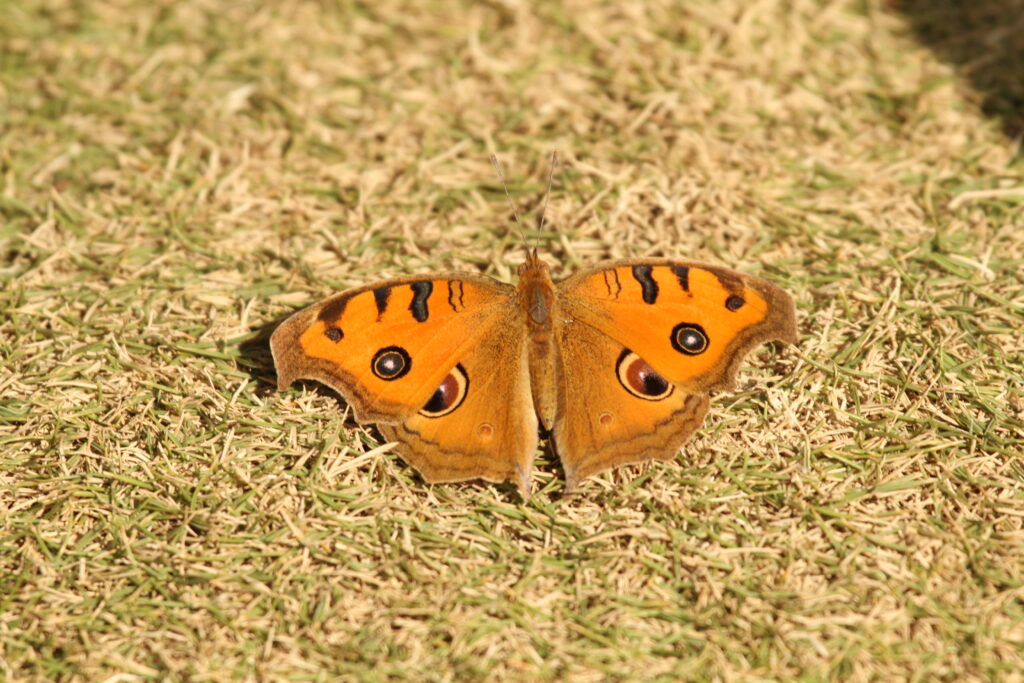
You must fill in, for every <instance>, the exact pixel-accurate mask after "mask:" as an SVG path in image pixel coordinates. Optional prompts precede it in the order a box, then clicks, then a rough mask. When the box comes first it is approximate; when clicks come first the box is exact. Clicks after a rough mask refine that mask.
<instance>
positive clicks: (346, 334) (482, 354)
mask: <svg viewBox="0 0 1024 683" xmlns="http://www.w3.org/2000/svg"><path fill="white" fill-rule="evenodd" d="M770 340H779V341H784V342H789V343H793V344H795V343H796V322H795V310H794V306H793V301H792V299H791V298H790V297H789V295H788V294H786V293H785V292H784V291H783V290H782V289H780V288H779V287H777V286H775V285H773V284H771V283H769V282H767V281H765V280H762V279H759V278H755V277H751V276H748V275H741V274H739V273H735V272H733V271H730V270H725V269H722V268H717V267H714V266H709V265H704V264H700V263H691V262H687V261H676V260H670V259H627V260H620V261H605V262H602V263H598V264H597V265H595V266H593V267H592V268H588V269H587V270H584V271H582V272H579V273H577V274H576V275H574V276H572V277H570V278H568V279H566V280H563V281H561V282H558V283H555V282H553V281H552V279H551V274H550V271H549V269H548V267H547V266H546V265H545V264H544V263H543V262H541V260H540V258H539V257H538V256H537V250H536V249H532V250H529V251H528V252H527V255H526V262H525V263H524V264H523V265H522V266H520V267H519V284H518V286H512V285H509V284H504V283H501V282H498V281H496V280H493V279H491V278H487V277H481V276H479V275H472V274H466V273H438V274H427V275H419V276H407V277H401V278H395V279H393V280H385V281H383V282H378V283H375V284H371V285H367V286H365V287H359V288H357V289H351V290H348V291H345V292H341V293H340V294H335V295H334V296H332V297H330V298H328V299H325V300H324V301H321V302H320V303H317V304H314V305H312V306H310V307H308V308H305V309H303V310H301V311H299V312H298V313H295V314H294V315H292V316H291V317H290V318H288V319H287V320H286V321H285V322H284V323H282V324H281V325H280V326H279V327H278V328H277V329H276V330H275V331H274V334H273V335H272V336H271V338H270V347H271V351H272V353H273V356H274V365H275V367H276V369H277V374H278V387H279V388H281V389H284V388H286V387H287V386H288V385H289V384H291V383H292V382H293V381H295V380H298V379H313V380H317V381H319V382H323V383H324V384H326V385H327V386H329V387H331V388H332V389H334V390H335V391H337V392H338V393H340V394H341V395H342V396H343V397H344V398H345V400H346V401H348V403H349V404H350V405H351V406H352V409H353V411H354V412H355V416H356V420H357V421H359V422H362V423H367V422H370V423H376V424H377V426H378V428H379V429H380V431H381V433H382V434H383V435H384V436H385V438H387V439H388V440H390V441H396V442H398V444H399V448H398V449H397V451H398V453H399V454H400V455H401V456H402V457H403V458H404V459H405V460H406V461H407V462H408V463H409V464H411V465H412V466H413V467H415V468H416V469H417V470H418V471H419V472H420V474H422V475H423V478H424V479H425V480H426V481H428V482H446V481H462V480H466V479H477V478H479V479H486V480H488V481H494V482H501V481H506V480H512V481H514V482H516V484H518V486H519V488H520V490H521V491H522V492H523V493H524V495H526V494H528V492H529V488H530V485H529V482H530V471H531V469H532V463H533V460H534V456H535V454H536V451H537V444H538V434H537V428H538V426H539V425H542V426H543V427H544V428H545V429H546V430H550V432H551V438H552V439H553V440H554V445H555V450H556V451H557V453H558V456H559V458H560V459H561V462H562V467H563V468H564V470H565V477H566V491H567V492H569V491H572V490H573V489H574V488H575V487H576V485H577V484H578V483H579V482H580V481H581V480H582V479H584V478H585V477H587V476H589V475H591V474H595V473H597V472H601V471H604V470H607V469H610V468H612V467H618V466H620V465H627V464H630V463H637V462H642V461H644V460H651V459H655V460H670V459H672V458H673V457H675V455H676V454H677V452H678V451H679V447H680V446H681V445H682V444H683V443H684V442H685V441H686V439H687V438H688V437H689V436H690V434H692V433H693V432H694V430H696V429H697V428H698V427H699V426H700V424H701V422H702V421H703V419H704V415H705V413H707V410H708V394H709V392H711V391H715V390H719V389H727V388H731V387H732V386H733V379H734V377H735V375H736V372H737V370H738V368H739V365H740V362H741V361H742V359H743V357H744V356H745V355H746V354H747V352H748V351H750V350H751V349H752V348H753V347H755V346H757V345H758V344H761V343H763V342H766V341H770Z"/></svg>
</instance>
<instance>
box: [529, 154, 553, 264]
mask: <svg viewBox="0 0 1024 683" xmlns="http://www.w3.org/2000/svg"><path fill="white" fill-rule="evenodd" d="M556 166H558V150H557V149H556V150H555V151H554V152H552V153H551V170H550V171H548V191H547V192H545V193H544V206H543V207H542V208H541V210H540V229H539V230H538V233H537V240H538V241H540V234H541V233H543V232H544V223H545V222H546V221H547V219H548V199H550V198H551V181H552V180H554V177H555V167H556ZM534 246H535V247H536V246H538V245H537V244H534Z"/></svg>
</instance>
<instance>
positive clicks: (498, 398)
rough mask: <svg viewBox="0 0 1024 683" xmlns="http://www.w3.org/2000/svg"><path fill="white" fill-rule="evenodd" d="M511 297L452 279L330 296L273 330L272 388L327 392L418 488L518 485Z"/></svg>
mask: <svg viewBox="0 0 1024 683" xmlns="http://www.w3.org/2000/svg"><path fill="white" fill-rule="evenodd" d="M514 297H515V289H514V288H513V287H511V286H509V285H504V284H501V283H498V282H496V281H494V280H490V279H487V278H481V277H477V276H472V275H462V274H455V275H431V276H425V277H407V278H399V279H395V280H389V281H386V282H381V283H377V284H374V285H369V286H367V287H362V288H358V289H353V290H349V291H346V292H342V293H340V294H336V295H334V296H332V297H330V298H328V299H325V300H324V301H321V302H320V303H317V304H314V305H313V306H310V307H308V308H305V309H303V310H301V311H299V312H298V313H295V314H294V315H293V316H292V317H290V318H288V319H287V320H286V321H285V322H284V323H282V324H281V325H280V326H279V327H278V328H277V329H276V330H275V331H274V334H273V335H272V336H271V339H270V347H271V351H272V353H273V356H274V365H275V367H276V369H277V373H278V386H279V387H280V388H284V387H287V386H288V385H289V384H291V383H292V382H293V381H295V380H298V379H313V380H317V381H319V382H323V383H324V384H326V385H327V386H329V387H331V388H332V389H334V390H335V391H337V392H338V393H339V394H341V395H342V396H343V397H344V398H345V400H346V401H348V403H349V404H350V405H351V406H352V409H353V411H354V412H355V416H356V419H357V420H358V421H359V422H373V423H377V424H378V425H379V426H380V429H381V432H382V433H383V434H384V435H385V436H386V437H387V438H389V439H393V440H395V441H398V442H399V444H400V447H399V449H398V452H399V454H400V455H402V456H403V457H404V458H405V459H406V461H407V462H409V463H410V464H411V465H413V466H414V467H415V468H416V469H417V470H419V472H420V473H421V474H422V475H423V477H424V479H426V480H427V481H429V482H439V481H460V480H464V479H474V478H478V477H479V478H483V479H487V480H490V481H504V480H506V479H512V480H514V481H516V482H517V483H518V484H519V485H520V487H521V488H524V489H525V488H526V486H527V482H528V480H529V470H530V464H531V462H532V459H533V455H534V451H535V449H536V444H537V422H536V416H535V414H534V411H533V408H532V404H531V399H530V386H529V374H528V370H527V364H526V360H525V353H526V345H525V326H524V325H523V323H522V321H521V320H519V317H521V315H522V312H521V309H520V308H519V306H518V304H517V303H516V300H515V298H514ZM516 323H518V324H516ZM496 369H498V370H500V371H497V372H496V371H495V370H496Z"/></svg>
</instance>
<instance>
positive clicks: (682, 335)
mask: <svg viewBox="0 0 1024 683" xmlns="http://www.w3.org/2000/svg"><path fill="white" fill-rule="evenodd" d="M557 292H558V300H559V304H560V308H561V310H562V312H563V323H562V325H561V329H560V330H559V332H558V334H559V339H558V344H559V349H560V351H561V353H560V363H559V371H558V380H557V382H558V394H559V400H558V410H557V415H556V419H555V425H554V429H553V436H554V439H555V443H556V447H557V450H558V453H559V457H560V458H561V460H562V464H563V467H564V468H565V471H566V478H567V480H568V486H569V488H570V489H571V488H572V487H573V486H575V484H576V482H578V481H580V480H582V479H583V478H584V477H586V476H588V475H590V474H594V473H597V472H600V471H603V470H606V469H609V468H611V467H615V466H618V465H624V464H628V463H634V462H640V461H643V460H648V459H652V458H653V459H669V458H672V457H674V456H675V454H676V452H677V451H678V449H679V447H680V446H681V445H682V444H683V442H685V440H686V439H687V438H688V437H689V436H690V434H691V433H692V432H693V431H694V430H696V429H697V427H699V426H700V424H701V422H702V421H703V419H704V415H705V413H706V412H707V408H708V394H709V392H712V391H716V390H719V389H725V388H731V387H732V386H733V382H734V378H735V376H736V372H737V370H738V369H739V365H740V363H741V361H742V360H743V357H744V356H745V355H746V354H747V353H748V352H749V351H750V350H751V349H752V348H753V347H755V346H757V345H758V344H761V343H763V342H765V341H769V340H773V339H775V340H780V341H786V342H790V343H795V342H796V322H795V320H796V317H795V310H794V307H793V302H792V299H790V297H789V295H788V294H786V293H785V292H784V291H782V290H781V289H780V288H778V287H777V286H775V285H773V284H771V283H769V282H767V281H765V280H761V279H759V278H754V277H751V276H748V275H742V274H739V273H735V272H733V271H729V270H724V269H720V268H715V267H713V266H707V265H703V264H699V263H688V262H681V261H669V260H652V259H644V260H641V259H637V260H623V261H611V262H606V263H603V264H599V265H598V266H596V267H595V268H592V269H588V270H586V271H582V272H580V273H578V274H577V275H575V276H573V277H571V278H569V279H567V280H565V281H563V282H561V283H559V285H558V288H557Z"/></svg>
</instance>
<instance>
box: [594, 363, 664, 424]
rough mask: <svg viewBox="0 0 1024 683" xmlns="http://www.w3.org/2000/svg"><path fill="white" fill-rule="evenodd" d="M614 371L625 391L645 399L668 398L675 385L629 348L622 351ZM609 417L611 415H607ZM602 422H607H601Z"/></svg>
mask: <svg viewBox="0 0 1024 683" xmlns="http://www.w3.org/2000/svg"><path fill="white" fill-rule="evenodd" d="M615 373H616V375H618V378H619V383H620V384H621V385H622V386H623V388H625V390H626V391H628V392H629V393H631V394H633V395H634V396H636V397H637V398H642V399H644V400H645V401H660V400H661V399H663V398H668V397H669V396H670V395H671V394H672V391H673V390H674V389H675V387H674V386H673V385H672V383H671V382H669V381H668V380H667V379H665V378H664V377H662V376H661V375H659V374H658V373H657V372H656V371H655V370H654V368H652V367H651V366H650V365H648V364H647V361H645V360H644V359H643V358H641V357H640V356H638V355H636V354H635V353H633V352H632V351H630V350H629V349H626V350H624V351H623V352H622V355H621V356H619V362H618V363H617V364H616V367H615ZM608 417H609V418H611V415H609V416H608ZM602 424H607V423H604V422H602Z"/></svg>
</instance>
